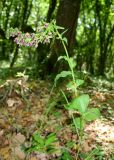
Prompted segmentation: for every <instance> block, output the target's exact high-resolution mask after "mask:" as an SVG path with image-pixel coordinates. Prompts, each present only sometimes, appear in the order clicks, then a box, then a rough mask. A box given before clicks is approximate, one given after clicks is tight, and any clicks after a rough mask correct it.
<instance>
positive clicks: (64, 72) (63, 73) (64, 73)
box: [55, 71, 72, 85]
mask: <svg viewBox="0 0 114 160" xmlns="http://www.w3.org/2000/svg"><path fill="white" fill-rule="evenodd" d="M71 75H72V73H71V71H62V72H61V73H59V74H57V76H56V77H55V85H56V83H57V81H58V80H59V79H60V78H65V77H67V76H71Z"/></svg>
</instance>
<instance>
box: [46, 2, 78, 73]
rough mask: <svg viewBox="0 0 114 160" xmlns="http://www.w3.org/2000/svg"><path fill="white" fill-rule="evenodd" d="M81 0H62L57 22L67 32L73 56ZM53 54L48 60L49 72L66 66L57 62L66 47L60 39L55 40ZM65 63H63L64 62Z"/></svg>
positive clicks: (69, 49)
mask: <svg viewBox="0 0 114 160" xmlns="http://www.w3.org/2000/svg"><path fill="white" fill-rule="evenodd" d="M80 4H81V0H60V4H59V8H58V12H57V16H56V22H57V25H58V26H61V27H64V28H65V30H67V31H66V33H65V34H64V36H65V37H66V38H67V41H68V45H67V49H68V52H69V55H70V56H73V48H74V45H75V36H76V27H77V21H78V16H79V12H80ZM52 48H53V49H52V52H51V56H50V58H49V60H48V70H49V72H58V71H59V70H61V69H62V67H65V66H64V65H63V66H61V65H60V64H58V63H56V62H57V59H58V57H59V56H61V55H64V54H65V53H64V48H63V46H62V44H61V42H59V41H55V43H54V46H53V47H52ZM62 64H63V63H62Z"/></svg>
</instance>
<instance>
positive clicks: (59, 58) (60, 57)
mask: <svg viewBox="0 0 114 160" xmlns="http://www.w3.org/2000/svg"><path fill="white" fill-rule="evenodd" d="M61 59H64V60H65V61H67V62H68V58H67V56H59V57H58V60H57V61H60V60H61Z"/></svg>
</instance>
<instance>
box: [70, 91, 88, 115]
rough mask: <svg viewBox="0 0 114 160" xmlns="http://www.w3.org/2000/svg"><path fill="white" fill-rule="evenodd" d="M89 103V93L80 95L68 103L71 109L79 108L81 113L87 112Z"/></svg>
mask: <svg viewBox="0 0 114 160" xmlns="http://www.w3.org/2000/svg"><path fill="white" fill-rule="evenodd" d="M88 105H89V95H87V94H83V95H81V96H79V97H76V98H75V99H73V100H72V101H71V103H70V104H69V105H67V109H69V110H72V109H74V110H78V111H79V112H80V113H84V112H86V109H87V106H88Z"/></svg>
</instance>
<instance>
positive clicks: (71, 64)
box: [68, 57, 76, 69]
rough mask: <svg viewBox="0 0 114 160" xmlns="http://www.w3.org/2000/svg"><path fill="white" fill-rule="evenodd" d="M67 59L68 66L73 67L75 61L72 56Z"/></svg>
mask: <svg viewBox="0 0 114 160" xmlns="http://www.w3.org/2000/svg"><path fill="white" fill-rule="evenodd" d="M68 61H69V63H70V67H71V68H72V69H73V68H74V67H75V66H76V61H75V60H74V58H72V57H70V58H69V60H68Z"/></svg>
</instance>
